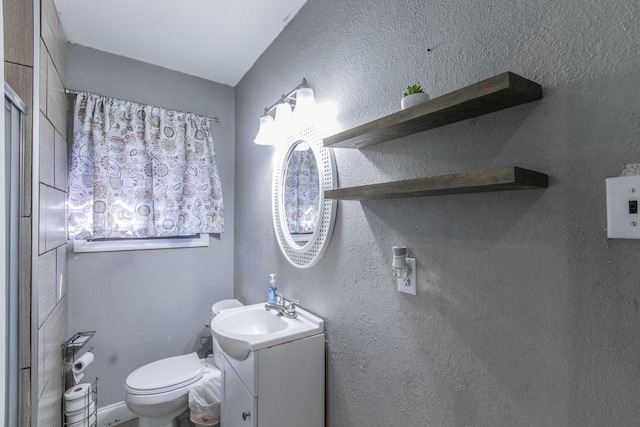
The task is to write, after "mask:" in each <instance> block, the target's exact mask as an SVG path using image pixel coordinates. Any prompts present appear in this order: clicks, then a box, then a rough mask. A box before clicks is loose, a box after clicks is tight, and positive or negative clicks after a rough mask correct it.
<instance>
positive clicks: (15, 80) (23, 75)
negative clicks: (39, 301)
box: [2, 0, 34, 427]
mask: <svg viewBox="0 0 640 427" xmlns="http://www.w3.org/2000/svg"><path fill="white" fill-rule="evenodd" d="M2 6H3V15H4V73H5V80H6V81H7V83H9V85H10V86H11V87H12V88H13V90H14V91H15V92H16V93H17V94H18V96H20V98H22V100H23V101H24V102H25V103H26V104H27V115H26V117H25V120H26V123H25V128H24V129H25V141H24V148H25V151H24V152H23V153H22V155H23V160H24V161H23V164H24V169H23V171H22V180H23V183H24V197H23V199H22V209H21V218H20V239H21V253H20V272H19V280H20V295H19V301H20V309H19V311H20V337H19V341H20V350H19V355H20V362H19V363H20V366H19V368H20V376H19V381H20V382H19V383H20V397H19V402H20V426H21V427H22V426H30V425H31V268H32V266H31V247H32V246H31V242H32V233H31V229H32V212H31V188H32V187H31V182H32V179H31V178H32V177H31V175H32V153H33V138H32V135H33V132H32V130H33V124H32V114H31V112H32V111H33V75H34V73H33V65H34V60H33V59H34V55H33V33H34V32H33V2H32V1H29V0H4V1H3V4H2Z"/></svg>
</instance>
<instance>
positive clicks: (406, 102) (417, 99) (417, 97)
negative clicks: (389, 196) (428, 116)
mask: <svg viewBox="0 0 640 427" xmlns="http://www.w3.org/2000/svg"><path fill="white" fill-rule="evenodd" d="M429 99H430V98H429V94H428V93H412V94H411V95H407V96H404V97H402V101H401V103H400V105H401V106H402V109H403V110H406V109H407V108H410V107H413V106H414V105H418V104H422V103H423V102H427V101H428V100H429Z"/></svg>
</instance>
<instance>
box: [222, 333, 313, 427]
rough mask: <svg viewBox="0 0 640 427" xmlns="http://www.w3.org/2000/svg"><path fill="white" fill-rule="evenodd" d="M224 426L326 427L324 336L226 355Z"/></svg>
mask: <svg viewBox="0 0 640 427" xmlns="http://www.w3.org/2000/svg"><path fill="white" fill-rule="evenodd" d="M223 375H224V391H223V403H222V414H221V426H224V427H324V396H325V391H324V385H325V346H324V334H317V335H313V336H311V337H307V338H303V339H299V340H296V341H291V342H287V343H284V344H280V345H276V346H273V347H268V348H264V349H261V350H258V351H252V352H250V353H249V356H248V357H247V358H246V359H244V360H237V359H234V358H233V357H231V356H228V355H226V354H225V359H224V367H223Z"/></svg>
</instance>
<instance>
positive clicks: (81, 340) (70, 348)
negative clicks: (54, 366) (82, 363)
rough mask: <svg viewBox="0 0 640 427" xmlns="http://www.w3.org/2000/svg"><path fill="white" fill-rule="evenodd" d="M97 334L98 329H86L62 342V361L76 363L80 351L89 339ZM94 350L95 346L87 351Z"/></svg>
mask: <svg viewBox="0 0 640 427" xmlns="http://www.w3.org/2000/svg"><path fill="white" fill-rule="evenodd" d="M95 334H96V331H85V332H78V333H76V334H74V335H73V336H72V337H71V338H69V339H68V340H66V341H65V342H64V344H62V363H63V364H64V365H66V366H72V365H73V364H74V363H75V360H76V356H77V355H78V352H79V351H80V350H82V348H84V346H85V345H86V344H87V342H89V340H90V339H91V338H92V337H93V336H94V335H95ZM91 350H93V347H91V348H89V349H88V350H87V351H91Z"/></svg>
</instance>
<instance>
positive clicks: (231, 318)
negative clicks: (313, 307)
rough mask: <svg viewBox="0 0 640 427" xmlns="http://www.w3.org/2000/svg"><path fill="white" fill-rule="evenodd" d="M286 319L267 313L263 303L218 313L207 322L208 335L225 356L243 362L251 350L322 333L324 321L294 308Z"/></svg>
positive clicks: (271, 312) (272, 312)
mask: <svg viewBox="0 0 640 427" xmlns="http://www.w3.org/2000/svg"><path fill="white" fill-rule="evenodd" d="M296 312H297V313H298V316H297V317H296V318H295V319H289V318H287V317H284V316H279V315H278V313H276V312H275V311H268V310H267V309H265V307H264V303H261V304H254V305H247V306H244V307H238V308H232V309H229V310H222V311H221V312H220V314H218V315H217V316H216V317H215V318H214V319H213V321H211V332H212V333H213V335H214V336H215V337H216V339H217V340H218V344H220V348H222V351H224V352H225V353H226V354H227V355H228V356H231V357H233V358H234V359H237V360H244V359H246V358H247V356H248V355H249V352H251V351H257V350H260V349H263V348H267V347H272V346H274V345H278V344H284V343H286V342H289V341H294V340H298V339H301V338H306V337H310V336H312V335H316V334H319V333H322V332H324V320H322V319H320V318H319V317H317V316H314V315H313V314H311V313H309V312H308V311H306V310H304V309H301V308H299V307H297V308H296Z"/></svg>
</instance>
